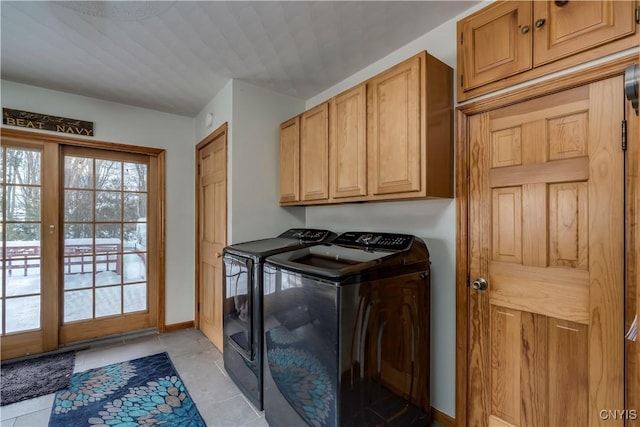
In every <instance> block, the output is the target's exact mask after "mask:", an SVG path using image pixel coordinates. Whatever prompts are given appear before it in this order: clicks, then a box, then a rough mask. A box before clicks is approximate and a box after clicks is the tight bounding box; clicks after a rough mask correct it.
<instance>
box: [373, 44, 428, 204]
mask: <svg viewBox="0 0 640 427" xmlns="http://www.w3.org/2000/svg"><path fill="white" fill-rule="evenodd" d="M425 60H426V58H425V56H424V55H418V56H416V57H413V58H410V59H409V60H407V61H404V62H402V63H400V64H398V65H396V66H394V67H393V68H391V69H389V70H388V71H385V72H384V73H382V74H379V75H378V76H376V77H374V78H373V79H372V80H371V81H370V82H369V83H367V85H368V86H367V96H368V102H367V114H368V117H369V119H370V120H369V122H368V128H367V138H368V140H369V147H368V148H369V152H368V156H369V169H368V176H369V195H378V194H394V193H405V192H406V193H412V192H418V191H420V190H421V189H422V187H421V186H422V180H421V178H420V177H421V173H422V168H423V166H422V162H421V156H423V155H424V153H423V150H422V149H421V141H422V139H421V131H422V127H423V125H422V124H421V123H420V120H421V117H423V116H422V115H421V108H423V104H422V101H423V98H422V97H421V96H420V93H421V92H420V88H421V86H422V85H423V84H424V81H423V80H422V79H421V76H422V75H424V74H421V73H422V72H424V67H425V66H426V65H425Z"/></svg>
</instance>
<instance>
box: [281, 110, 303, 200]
mask: <svg viewBox="0 0 640 427" xmlns="http://www.w3.org/2000/svg"><path fill="white" fill-rule="evenodd" d="M298 201H300V117H294V118H293V119H291V120H288V121H286V122H284V123H283V124H281V125H280V203H288V202H298Z"/></svg>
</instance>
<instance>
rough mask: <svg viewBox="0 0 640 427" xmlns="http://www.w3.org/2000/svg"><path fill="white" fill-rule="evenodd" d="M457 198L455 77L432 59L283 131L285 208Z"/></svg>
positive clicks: (369, 84)
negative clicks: (292, 206) (454, 154)
mask: <svg viewBox="0 0 640 427" xmlns="http://www.w3.org/2000/svg"><path fill="white" fill-rule="evenodd" d="M298 127H299V130H298ZM298 136H299V139H296V138H298ZM297 147H299V166H298V163H296V162H297V161H298V160H297V159H298V152H297V151H295V150H296V149H297ZM287 163H290V164H287ZM298 177H299V181H296V179H298ZM298 183H299V187H298V186H297V185H298ZM298 191H299V192H298ZM452 196H453V70H452V69H451V67H449V66H448V65H446V64H444V63H443V62H441V61H439V60H437V59H436V58H434V57H432V56H431V55H429V54H427V52H424V51H423V52H421V53H420V54H418V55H416V56H413V57H411V58H409V59H408V60H406V61H404V62H402V63H400V64H398V65H396V66H394V67H392V68H390V69H388V70H386V71H384V72H382V73H381V74H378V75H377V76H375V77H372V78H371V79H369V80H368V81H366V82H364V83H362V84H360V85H358V86H355V87H353V88H351V89H349V90H347V91H345V92H343V93H341V94H339V95H336V96H335V97H334V98H332V99H331V100H329V101H327V102H325V103H323V104H320V105H318V106H317V107H314V108H312V109H310V110H307V111H305V112H304V113H302V114H301V115H300V116H298V117H296V118H294V119H292V120H290V121H288V122H285V123H283V124H282V125H281V133H280V204H282V205H285V206H287V205H313V204H326V203H344V202H363V201H374V200H392V199H417V198H424V197H452Z"/></svg>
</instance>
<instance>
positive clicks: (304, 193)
mask: <svg viewBox="0 0 640 427" xmlns="http://www.w3.org/2000/svg"><path fill="white" fill-rule="evenodd" d="M300 126H301V133H300V185H301V198H302V200H303V201H310V200H324V199H328V198H329V104H328V103H326V102H325V103H324V104H321V105H318V106H317V107H315V108H312V109H311V110H308V111H305V112H304V113H302V119H301V122H300Z"/></svg>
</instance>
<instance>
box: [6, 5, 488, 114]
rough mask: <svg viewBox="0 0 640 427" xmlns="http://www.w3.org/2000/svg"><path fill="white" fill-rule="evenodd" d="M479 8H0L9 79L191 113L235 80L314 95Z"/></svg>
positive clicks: (298, 93)
mask: <svg viewBox="0 0 640 427" xmlns="http://www.w3.org/2000/svg"><path fill="white" fill-rule="evenodd" d="M476 3H477V1H409V2H400V1H373V2H362V1H320V2H307V1H297V2H294V1H287V2H279V1H278V2H273V1H269V2H264V1H258V2H245V1H231V2H229V1H200V2H194V1H165V2H143V1H140V2H122V1H109V2H95V1H86V2H85V1H82V2H52V1H42V2H32V1H6V0H2V1H1V2H0V8H1V15H2V22H1V36H2V45H1V58H0V59H1V63H0V64H1V77H2V79H5V80H11V81H14V82H19V83H25V84H29V85H33V86H40V87H44V88H49V89H54V90H58V91H63V92H69V93H75V94H78V95H84V96H89V97H93V98H98V99H104V100H107V101H114V102H119V103H124V104H129V105H136V106H140V107H144V108H150V109H154V110H159V111H165V112H169V113H174V114H179V115H184V116H190V117H193V116H195V115H197V114H198V113H199V112H200V111H201V110H202V108H204V106H205V105H206V104H207V103H208V102H209V101H210V100H211V99H212V98H213V97H214V96H215V94H216V93H217V92H218V91H219V90H220V89H221V88H222V87H223V86H224V85H225V84H226V83H227V82H228V81H229V79H230V78H235V79H241V80H244V81H247V82H250V83H253V84H255V85H258V86H261V87H265V88H269V89H272V90H274V91H276V92H280V93H283V94H287V95H291V96H294V97H297V98H300V99H308V98H310V97H312V96H314V95H316V94H318V93H319V92H321V91H323V90H324V89H327V88H328V87H331V86H332V85H334V84H336V83H338V82H340V81H342V80H344V79H345V78H347V77H348V76H350V75H351V74H353V73H355V72H356V71H358V70H361V69H363V68H365V67H366V66H367V65H369V64H371V63H373V62H375V61H377V60H378V59H380V58H382V57H384V56H386V55H387V54H389V53H391V52H393V51H394V50H396V49H398V48H400V47H401V46H403V45H405V44H407V43H408V42H410V41H411V40H414V39H416V38H417V37H419V36H421V35H422V34H424V33H426V32H428V31H429V30H431V29H433V28H435V27H437V26H438V25H440V24H442V23H443V22H445V21H447V20H449V19H451V18H453V17H454V16H456V15H457V14H459V13H461V12H462V11H464V10H466V9H468V8H470V7H471V6H473V5H474V4H476Z"/></svg>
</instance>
